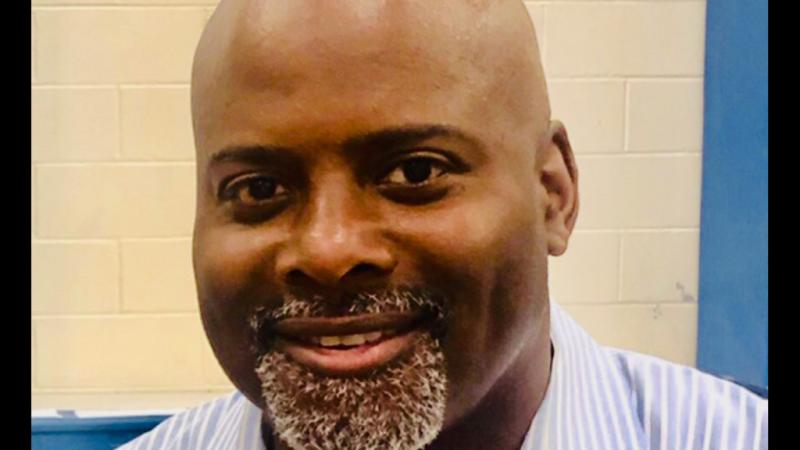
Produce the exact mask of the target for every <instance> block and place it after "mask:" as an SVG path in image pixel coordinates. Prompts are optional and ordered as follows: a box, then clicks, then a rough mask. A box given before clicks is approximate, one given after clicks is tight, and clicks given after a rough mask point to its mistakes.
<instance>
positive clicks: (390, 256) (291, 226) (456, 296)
mask: <svg viewBox="0 0 800 450" xmlns="http://www.w3.org/2000/svg"><path fill="white" fill-rule="evenodd" d="M331 14H335V13H333V12H332V13H331ZM247 20H250V21H258V20H261V19H260V18H259V17H258V16H257V15H255V17H251V18H249V19H247ZM287 20H288V19H287ZM308 20H310V19H308ZM382 20H386V19H382ZM333 22H336V18H335V17H329V20H328V21H318V22H315V23H313V24H310V23H306V25H307V26H309V27H311V26H313V27H314V29H315V32H314V33H311V34H310V35H307V34H304V33H296V35H294V36H290V37H285V36H283V37H281V38H280V42H279V44H278V45H277V47H274V48H273V47H271V48H269V49H268V50H266V49H263V48H261V47H264V45H263V42H265V41H267V42H268V41H269V40H270V39H271V38H274V39H276V40H277V39H278V38H277V37H275V36H266V37H265V36H261V37H259V38H258V39H255V38H248V37H239V38H234V39H232V41H231V42H232V44H231V45H230V47H229V49H228V51H227V53H226V55H225V57H224V58H221V61H222V62H223V63H224V65H226V66H227V68H226V69H225V70H222V71H219V73H218V74H216V75H214V76H213V77H212V78H213V80H212V81H208V80H206V81H204V82H202V83H196V85H195V87H193V88H194V89H196V90H197V91H196V92H195V93H194V98H195V100H194V105H193V107H194V112H195V133H196V145H197V148H198V161H197V164H198V165H197V171H198V204H197V217H196V223H195V236H194V266H195V272H196V279H197V287H198V294H199V299H200V309H201V314H202V318H203V323H204V326H205V329H206V332H207V334H208V337H209V339H210V342H211V344H212V347H213V349H214V352H215V354H216V356H217V358H218V359H219V361H220V363H221V365H222V367H223V368H224V369H225V371H226V372H227V374H228V375H229V377H230V378H231V379H232V380H233V382H234V383H235V384H236V386H237V388H239V389H240V390H241V391H242V392H244V393H245V394H246V395H247V397H248V398H249V399H250V400H251V401H253V402H254V403H256V404H258V405H260V406H262V407H263V406H264V400H263V395H264V392H263V391H262V387H261V381H263V378H262V380H259V378H258V377H257V375H256V368H257V366H258V365H259V364H261V363H262V362H263V361H262V360H261V357H262V356H263V355H264V354H265V353H269V352H272V353H273V354H276V355H281V357H283V358H284V359H288V360H289V361H293V364H295V365H297V366H298V367H302V368H303V369H304V370H305V369H308V370H310V372H312V373H315V374H317V375H316V376H319V377H323V378H324V377H330V378H335V379H344V380H347V379H348V378H353V379H356V378H359V379H364V378H369V377H370V376H373V375H374V374H375V373H377V372H379V371H380V370H381V368H382V367H388V366H391V365H392V364H397V363H398V361H401V360H403V358H406V357H407V355H409V354H412V353H413V352H414V350H413V348H414V345H417V343H418V342H421V341H423V340H426V339H429V338H430V339H433V340H434V341H435V342H436V343H437V344H436V345H439V346H440V347H441V354H442V355H443V361H444V363H443V364H444V367H443V370H444V374H445V375H446V382H447V395H446V405H445V409H444V417H443V420H444V423H443V425H444V427H447V426H449V425H450V424H452V423H454V422H456V421H458V420H459V419H460V418H462V417H463V416H464V415H466V414H468V413H469V412H470V411H471V410H472V409H473V408H474V407H475V406H476V405H477V404H478V403H479V402H480V401H481V400H482V399H483V398H484V397H485V396H486V395H487V393H489V392H490V390H491V389H492V388H493V386H496V385H497V384H498V383H499V382H500V380H502V378H503V377H504V376H505V374H507V373H508V372H509V371H510V370H512V368H513V367H514V366H515V364H517V363H518V359H519V358H520V357H521V355H525V354H530V352H531V351H530V349H531V347H532V346H533V345H534V344H535V343H537V342H538V343H539V344H540V343H541V342H540V341H541V340H542V337H541V336H542V334H544V336H547V333H546V330H547V325H546V323H547V314H546V311H547V309H546V308H547V306H546V305H547V298H548V294H547V283H546V278H547V274H546V259H547V254H548V236H547V227H546V218H545V217H546V211H547V202H546V200H547V190H546V188H545V186H543V184H542V182H541V174H540V168H539V162H538V160H537V156H536V155H537V153H536V152H537V149H538V148H539V147H541V146H544V145H546V144H547V138H548V133H547V123H546V122H544V123H543V121H541V120H535V119H536V118H537V117H538V116H537V114H536V112H535V111H534V112H531V111H529V109H530V108H529V107H528V105H525V104H524V101H520V97H523V98H528V99H530V98H532V96H530V95H528V94H531V92H528V91H526V90H525V88H522V89H521V88H520V84H519V83H515V81H516V79H515V77H516V75H515V74H514V70H512V69H513V67H503V66H500V67H497V66H495V64H496V63H497V61H496V60H495V61H491V60H486V61H484V60H482V59H481V58H478V57H476V53H475V52H477V51H478V50H476V49H475V48H473V47H467V48H465V46H464V45H463V44H460V45H459V39H460V37H459V36H457V35H445V37H444V38H443V37H442V36H441V32H440V31H436V30H431V29H430V28H426V27H417V28H414V27H412V26H408V25H405V24H403V23H398V24H389V25H391V26H387V24H385V23H377V24H376V23H372V22H370V21H369V20H366V21H362V22H360V23H361V28H360V29H359V28H357V27H355V28H353V27H350V28H348V31H346V32H345V31H342V27H339V26H337V25H336V24H335V23H333ZM434 35H435V36H434ZM320 36H323V37H324V39H322V38H320ZM467 39H468V40H469V39H471V37H470V36H467ZM487 45H488V44H487ZM496 50H497V51H498V52H502V51H503V50H502V48H500V49H496ZM493 71H497V72H500V73H499V74H497V73H495V74H493V75H494V76H487V75H488V74H490V73H492V72H493ZM198 85H199V87H198ZM534 109H535V108H534ZM392 292H394V293H395V294H396V293H398V292H400V293H401V294H408V295H414V293H418V292H422V293H423V294H421V295H422V297H423V299H425V300H424V301H428V302H432V303H431V304H435V305H436V306H441V308H442V311H441V312H442V314H441V315H439V316H437V317H438V320H437V318H435V317H432V316H429V315H427V316H426V315H424V314H422V313H421V312H420V314H419V315H415V313H416V311H414V310H413V307H412V310H411V313H410V314H407V315H406V316H403V315H402V314H397V315H395V316H392V315H391V314H389V315H388V317H389V318H386V317H383V318H381V319H377V320H372V321H370V318H369V314H368V313H369V312H370V311H372V312H380V313H386V312H389V313H391V312H395V311H392V309H391V306H386V305H388V303H386V305H382V304H381V302H389V301H388V300H386V297H387V296H391V294H387V293H392ZM292 299H294V300H297V299H300V300H299V301H298V302H297V303H298V304H301V305H302V306H303V307H305V309H303V308H298V309H297V310H292V309H291V308H283V309H280V308H281V307H282V306H285V305H286V304H287V303H288V302H290V301H292ZM354 299H357V300H358V301H360V302H361V306H362V307H363V308H361V309H359V308H356V307H354V306H353V305H352V302H353V301H355V300H354ZM370 301H374V302H375V303H376V304H378V305H377V306H375V308H373V309H370V305H369V304H368V303H369V302H370ZM424 301H423V303H424ZM412 303H413V302H412ZM412 306H413V305H412ZM428 306H430V305H428ZM301 310H302V311H303V312H302V313H299V312H298V311H301ZM312 310H315V311H316V313H314V314H312V313H311V312H310V311H312ZM274 311H281V313H280V314H282V315H275V316H270V315H269V313H270V312H274ZM293 311H294V312H293ZM352 311H356V312H358V313H359V314H360V315H359V317H361V318H364V317H366V319H364V321H365V322H364V323H366V325H364V324H361V325H356V326H355V328H352V326H351V328H347V326H346V325H345V326H344V328H341V330H350V331H354V330H359V332H360V331H364V332H365V333H361V335H362V336H366V337H367V338H369V337H370V335H368V334H367V332H374V331H375V330H376V329H380V328H381V327H383V328H387V329H388V328H394V329H395V333H397V334H402V335H406V334H407V335H409V336H412V335H413V338H414V339H411V338H408V339H407V341H402V339H394V340H392V339H387V336H386V334H387V333H385V332H384V333H383V334H384V335H383V336H382V337H381V338H380V339H379V340H378V341H376V343H370V342H364V343H363V345H361V344H359V343H358V342H356V343H350V346H348V345H345V344H347V343H345V342H336V343H332V342H330V339H329V340H328V341H329V342H327V343H326V342H324V341H320V337H321V336H326V335H343V334H359V333H356V332H353V333H350V332H348V333H343V332H340V331H339V330H340V329H339V328H336V327H337V326H340V325H337V324H341V323H342V318H344V317H347V316H348V314H349V312H352ZM426 311H428V312H430V309H427V310H426ZM406 312H408V311H406ZM294 313H297V314H296V315H295V316H293V314H294ZM309 316H322V317H324V318H326V319H327V321H316V322H315V321H313V320H312V321H306V322H303V319H302V318H303V317H306V318H307V317H309ZM375 316H376V317H377V316H379V315H375ZM384 316H386V314H384ZM420 317H423V318H424V320H423V319H420ZM270 318H271V319H276V320H269V319H270ZM280 318H288V319H295V322H294V323H291V320H289V321H287V322H285V324H284V326H283V328H281V325H277V324H276V322H277V323H280V321H277V319H280ZM254 319H263V320H262V321H261V322H260V323H257V325H258V326H260V328H258V327H257V330H255V331H254V328H253V327H251V326H250V324H251V322H252V321H253V320H254ZM381 320H383V321H384V322H381ZM393 320H394V321H395V322H393ZM337 321H338V322H337ZM381 323H383V324H381ZM286 324H288V325H286ZM399 324H402V326H401V325H399ZM351 325H352V324H351ZM304 327H305V328H304ZM359 327H361V328H359ZM370 327H371V328H370ZM408 327H410V328H411V330H408ZM297 330H301V331H297ZM279 331H285V332H286V334H285V335H281V333H279ZM384 331H385V330H384ZM543 331H544V332H543ZM298 333H299V334H298ZM372 336H375V335H372ZM354 339H355V340H356V341H359V339H360V338H354ZM389 341H391V342H395V343H394V344H392V345H394V347H392V346H391V345H388V344H385V343H386V342H389ZM323 344H325V345H323ZM331 345H332V346H333V347H329V346H331ZM380 345H383V346H384V347H389V348H383V349H382V350H381V351H380V352H377V353H375V355H377V356H375V355H373V356H370V357H369V358H368V357H363V356H359V354H360V353H359V352H361V353H364V352H365V351H366V350H365V349H368V348H369V347H370V346H373V347H374V346H380ZM420 345H422V344H420ZM548 347H549V345H548ZM320 349H321V350H320ZM315 352H316V353H315ZM337 352H339V353H337ZM359 358H360V359H359ZM370 358H372V359H370ZM262 370H263V371H267V372H269V371H270V367H269V364H267V365H266V367H262ZM420 373H422V372H420ZM426 373H427V372H426ZM420 376H424V375H420ZM284 382H286V380H284ZM289 382H292V383H300V382H301V381H298V380H290V381H289Z"/></svg>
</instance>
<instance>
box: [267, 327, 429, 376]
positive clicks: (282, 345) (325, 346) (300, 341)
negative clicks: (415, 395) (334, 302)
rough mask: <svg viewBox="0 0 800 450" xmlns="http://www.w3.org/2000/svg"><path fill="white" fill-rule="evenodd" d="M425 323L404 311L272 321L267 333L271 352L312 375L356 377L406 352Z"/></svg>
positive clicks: (424, 331)
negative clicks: (292, 360) (308, 370)
mask: <svg viewBox="0 0 800 450" xmlns="http://www.w3.org/2000/svg"><path fill="white" fill-rule="evenodd" d="M430 323H431V321H430V318H429V317H426V315H424V314H421V313H410V312H394V313H383V314H363V315H357V316H346V317H302V318H289V319H283V320H281V321H279V322H277V323H275V324H274V325H273V326H272V328H271V330H270V331H271V333H270V334H271V335H272V337H274V338H275V340H274V346H275V348H276V349H277V350H279V351H282V352H284V353H286V354H287V355H288V356H290V357H291V358H292V359H294V360H295V361H297V362H298V363H300V364H302V365H304V366H306V367H308V368H309V369H311V370H313V371H315V372H319V373H322V374H325V375H331V376H357V375H362V374H365V373H368V372H370V371H372V370H375V369H378V368H380V367H383V366H385V365H386V364H388V363H390V362H392V361H394V360H396V359H397V358H399V357H401V356H402V355H404V354H406V353H408V351H409V350H410V349H411V348H413V346H414V344H415V343H416V341H417V339H418V338H419V336H421V335H423V334H424V333H426V332H428V331H429V330H428V329H427V325H429V324H430Z"/></svg>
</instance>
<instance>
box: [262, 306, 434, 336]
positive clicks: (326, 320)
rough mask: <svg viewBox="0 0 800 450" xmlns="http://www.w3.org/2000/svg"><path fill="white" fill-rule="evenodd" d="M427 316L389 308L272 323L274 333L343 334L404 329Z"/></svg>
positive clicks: (288, 334)
mask: <svg viewBox="0 0 800 450" xmlns="http://www.w3.org/2000/svg"><path fill="white" fill-rule="evenodd" d="M424 319H425V317H424V315H423V314H422V313H421V312H387V313H381V314H361V315H355V316H342V317H297V318H287V319H282V320H280V321H278V322H276V323H274V324H273V325H272V327H271V328H272V329H271V331H272V332H273V333H275V334H278V335H281V336H286V337H294V338H303V337H311V336H343V335H350V334H359V333H370V332H373V331H382V330H396V331H404V330H408V329H411V328H413V327H415V326H416V325H418V324H419V323H420V322H421V321H422V320H424Z"/></svg>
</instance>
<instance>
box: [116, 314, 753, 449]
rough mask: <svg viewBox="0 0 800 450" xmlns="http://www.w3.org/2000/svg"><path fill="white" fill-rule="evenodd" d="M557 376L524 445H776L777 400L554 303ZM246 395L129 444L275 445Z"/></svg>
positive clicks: (554, 374) (199, 411) (215, 404)
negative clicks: (661, 354)
mask: <svg viewBox="0 0 800 450" xmlns="http://www.w3.org/2000/svg"><path fill="white" fill-rule="evenodd" d="M551 311H552V312H551V318H550V320H551V341H552V344H553V349H554V354H553V365H552V373H551V377H550V384H549V386H548V388H547V392H546V394H545V397H544V400H543V401H542V404H541V406H540V407H539V410H538V412H537V413H536V417H535V418H534V419H533V422H532V423H531V426H530V428H529V430H528V433H527V434H526V436H525V439H524V441H523V444H522V448H521V449H520V450H550V449H557V450H562V449H563V450H578V449H581V450H582V449H597V450H609V449H615V450H623V449H653V450H656V449H659V450H662V449H663V450H667V449H670V450H673V449H674V450H689V449H692V450H694V449H697V450H708V449H722V450H728V449H730V450H745V449H747V450H753V449H766V448H767V434H768V433H767V418H768V402H767V400H764V399H761V398H760V397H758V396H756V395H754V394H752V393H750V391H748V390H746V389H744V388H742V387H739V386H737V385H735V384H733V383H731V382H728V381H725V380H722V379H719V378H716V377H714V376H711V375H708V374H705V373H703V372H700V371H698V370H696V369H693V368H690V367H685V366H681V365H677V364H673V363H670V362H667V361H664V360H661V359H658V358H654V357H651V356H646V355H642V354H638V353H633V352H629V351H624V350H618V349H613V348H608V347H603V346H600V345H599V344H598V343H597V342H595V341H594V340H593V339H592V338H591V337H590V336H589V335H588V334H587V333H586V332H585V331H584V330H583V329H582V328H581V327H580V326H579V325H578V324H577V323H576V322H575V321H574V320H573V319H572V318H571V317H569V315H568V314H567V313H566V312H565V311H564V310H563V309H561V308H560V307H558V305H556V304H555V303H554V302H551ZM261 418H262V415H261V410H260V409H259V408H258V407H256V406H255V405H253V404H252V403H251V402H250V401H249V400H247V398H245V397H244V396H243V395H242V394H241V393H239V392H234V393H232V394H230V395H228V396H226V397H222V398H219V399H217V400H213V401H211V402H208V403H205V404H203V405H201V406H199V407H197V408H193V409H190V410H188V411H185V412H182V413H180V414H177V415H175V416H173V417H171V418H169V419H168V420H166V421H164V422H162V423H161V424H160V425H159V426H157V427H156V428H154V429H153V430H152V431H150V432H149V433H147V434H144V435H142V436H140V437H139V438H137V439H135V440H134V441H131V442H129V443H127V444H125V445H124V446H122V447H120V449H123V450H150V449H170V450H173V449H174V450H177V449H192V450H195V449H197V450H200V449H202V450H214V449H220V450H223V449H224V450H266V449H265V447H264V444H263V441H262V439H261Z"/></svg>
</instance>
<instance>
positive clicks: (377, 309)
mask: <svg viewBox="0 0 800 450" xmlns="http://www.w3.org/2000/svg"><path fill="white" fill-rule="evenodd" d="M272 304H277V305H278V306H275V307H273V308H267V307H264V306H259V307H256V308H255V309H254V311H253V313H252V314H251V315H250V319H249V325H250V328H251V330H252V331H253V333H254V335H255V337H256V340H257V341H262V342H263V339H259V337H264V336H266V335H268V334H269V333H270V330H271V329H272V327H273V326H274V324H276V323H278V322H280V321H281V320H284V319H293V318H325V317H346V316H356V315H361V314H384V313H394V312H401V313H407V312H410V313H420V314H421V315H422V316H424V317H425V318H426V319H427V320H429V321H430V322H431V325H432V332H433V334H434V336H435V337H443V336H444V334H445V323H446V318H447V316H448V315H449V308H448V304H449V302H448V300H447V297H446V296H445V295H443V294H442V293H441V292H439V291H437V290H435V289H432V288H429V287H425V286H396V287H391V288H386V289H380V290H372V291H361V292H356V293H350V294H343V295H342V296H340V297H339V298H336V299H335V301H334V299H330V298H327V297H325V296H323V295H319V294H311V295H298V294H293V293H286V294H284V295H283V296H282V299H281V301H278V302H272Z"/></svg>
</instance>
